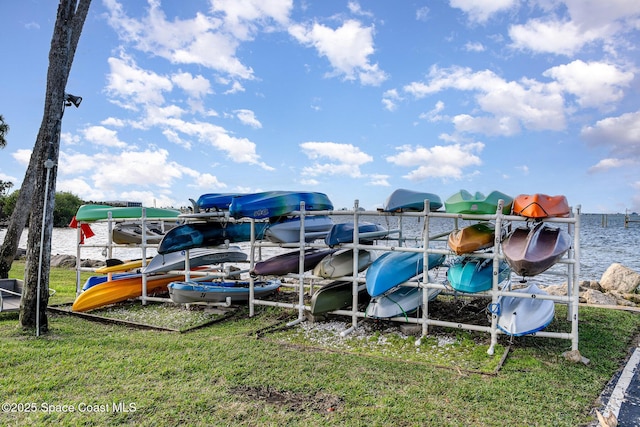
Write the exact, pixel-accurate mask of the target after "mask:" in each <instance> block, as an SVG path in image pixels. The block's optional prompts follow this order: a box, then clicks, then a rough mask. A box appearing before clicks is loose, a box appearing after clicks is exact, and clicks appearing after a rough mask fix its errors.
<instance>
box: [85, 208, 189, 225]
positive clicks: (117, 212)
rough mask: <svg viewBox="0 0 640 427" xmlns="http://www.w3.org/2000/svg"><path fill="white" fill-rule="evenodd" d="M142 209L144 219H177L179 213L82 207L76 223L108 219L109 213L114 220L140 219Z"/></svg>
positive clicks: (175, 210) (158, 209) (159, 209)
mask: <svg viewBox="0 0 640 427" xmlns="http://www.w3.org/2000/svg"><path fill="white" fill-rule="evenodd" d="M142 209H145V215H146V218H177V217H178V215H179V214H180V211H179V210H177V209H164V208H143V207H140V206H130V207H122V206H109V205H82V206H80V207H79V208H78V212H76V221H84V222H88V221H98V220H101V219H108V218H109V212H111V218H114V219H133V218H142Z"/></svg>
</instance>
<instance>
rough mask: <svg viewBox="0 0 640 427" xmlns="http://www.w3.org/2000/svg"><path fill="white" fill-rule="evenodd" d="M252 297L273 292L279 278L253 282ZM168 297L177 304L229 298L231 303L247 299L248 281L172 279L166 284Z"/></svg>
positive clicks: (276, 287) (277, 285) (222, 300)
mask: <svg viewBox="0 0 640 427" xmlns="http://www.w3.org/2000/svg"><path fill="white" fill-rule="evenodd" d="M253 286H254V287H253V296H254V298H263V297H266V296H268V295H271V294H273V293H275V292H276V291H277V290H278V288H279V287H280V286H281V282H280V281H279V280H269V281H266V282H255V283H254V285H253ZM167 288H168V289H169V297H170V298H171V300H172V301H173V302H175V303H178V304H190V303H195V302H225V301H226V299H227V298H231V302H232V303H239V302H247V301H249V282H246V281H244V282H193V281H189V282H184V281H174V282H171V283H169V285H168V286H167Z"/></svg>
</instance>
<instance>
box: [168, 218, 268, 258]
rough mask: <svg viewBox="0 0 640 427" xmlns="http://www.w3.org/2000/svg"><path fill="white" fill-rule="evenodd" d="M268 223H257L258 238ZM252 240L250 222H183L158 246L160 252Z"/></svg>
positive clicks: (261, 235)
mask: <svg viewBox="0 0 640 427" xmlns="http://www.w3.org/2000/svg"><path fill="white" fill-rule="evenodd" d="M267 226H268V224H267V223H256V230H255V234H256V236H255V237H256V239H262V238H263V237H264V231H265V230H266V228H267ZM225 240H228V241H229V242H230V243H237V242H248V241H249V240H251V223H248V222H237V223H236V222H229V223H222V222H194V223H190V224H182V225H178V226H177V227H174V228H172V229H171V230H169V231H168V232H167V233H166V234H165V235H164V237H163V238H162V240H161V241H160V245H159V246H158V253H159V254H166V253H169V252H178V251H184V250H187V249H193V248H204V247H208V246H218V245H221V244H223V243H225Z"/></svg>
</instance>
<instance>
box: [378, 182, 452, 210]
mask: <svg viewBox="0 0 640 427" xmlns="http://www.w3.org/2000/svg"><path fill="white" fill-rule="evenodd" d="M425 200H429V210H430V211H432V212H433V211H437V210H438V209H440V208H441V207H442V200H440V196H438V195H437V194H433V193H424V192H422V191H412V190H405V189H403V188H400V189H398V190H396V191H394V192H393V193H391V195H390V196H389V197H388V198H387V200H386V201H385V202H384V206H383V208H382V210H383V211H384V212H407V211H408V212H422V211H423V210H424V201H425Z"/></svg>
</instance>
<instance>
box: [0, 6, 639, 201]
mask: <svg viewBox="0 0 640 427" xmlns="http://www.w3.org/2000/svg"><path fill="white" fill-rule="evenodd" d="M56 10H57V2H55V1H52V0H25V1H20V2H7V1H4V2H2V3H0V37H1V38H2V40H3V66H2V67H0V82H1V86H0V87H1V93H0V114H2V115H3V116H4V118H5V121H6V122H7V123H8V124H9V126H10V132H9V134H8V135H7V141H8V145H7V147H6V148H5V149H4V150H1V151H0V159H2V160H1V161H0V179H2V180H5V181H11V182H13V183H14V185H15V188H19V186H20V183H21V181H22V179H23V177H24V172H25V169H26V166H27V164H28V161H29V156H30V151H31V149H32V147H33V145H34V143H35V139H36V135H37V132H38V129H39V127H40V123H41V121H42V114H43V105H44V95H45V94H44V92H45V83H46V72H47V66H48V52H49V47H50V42H51V36H52V31H53V25H54V22H55V18H56ZM638 46H640V2H638V1H637V0H610V1H606V2H603V1H601V0H530V1H526V2H524V1H516V0H448V1H445V0H442V1H426V0H425V1H419V0H414V1H396V2H391V1H387V0H375V1H364V0H360V1H348V0H344V1H338V0H335V1H319V0H316V1H312V0H306V1H297V0H296V1H293V0H210V1H198V0H191V1H182V0H172V1H169V0H164V1H160V0H149V1H147V2H144V1H142V0H141V1H135V2H132V1H128V2H125V1H118V0H93V3H92V5H91V9H90V12H89V16H88V18H87V21H86V23H85V26H84V29H83V33H82V36H81V38H80V43H79V46H78V49H77V52H76V56H75V59H74V63H73V67H72V70H71V75H70V78H69V82H68V85H67V92H68V93H71V94H74V95H78V96H82V98H83V101H82V104H81V106H80V108H78V109H75V108H74V107H68V108H67V110H66V111H65V115H64V119H63V123H62V144H61V155H60V161H59V163H58V168H59V169H58V181H57V190H58V191H70V192H72V193H74V194H76V195H78V196H80V197H81V198H83V199H85V200H136V201H142V202H143V203H144V204H145V205H146V206H154V205H156V206H159V207H161V206H162V207H164V206H174V207H180V206H187V205H188V204H189V198H194V199H197V198H198V196H199V195H201V194H204V193H215V192H223V193H233V192H257V191H266V190H304V191H321V192H324V193H326V194H328V195H329V197H330V198H331V200H332V201H333V203H334V205H335V206H336V208H341V207H347V208H350V207H353V206H354V201H355V200H356V199H358V200H359V204H360V206H362V207H365V208H367V209H375V208H376V207H380V206H381V205H382V204H383V202H384V200H385V199H386V198H387V196H388V195H389V194H391V193H392V192H393V190H395V189H397V188H407V189H412V190H420V191H427V192H431V193H436V194H438V195H439V196H440V197H441V198H442V199H443V200H444V199H446V198H447V197H449V196H451V195H452V194H454V193H455V192H457V191H459V190H460V189H466V190H468V191H472V192H475V191H481V192H483V193H489V192H491V191H492V190H498V191H502V192H503V193H507V194H509V195H512V196H516V195H518V194H532V193H545V194H550V195H556V194H564V195H565V196H567V198H568V200H569V203H570V204H571V205H572V206H577V205H581V206H582V210H583V212H624V211H625V209H630V210H634V211H640V172H638V171H639V167H640V96H639V95H640V79H639V78H638V74H639V72H638V67H639V66H640V64H639V62H640V52H639V51H638Z"/></svg>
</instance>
